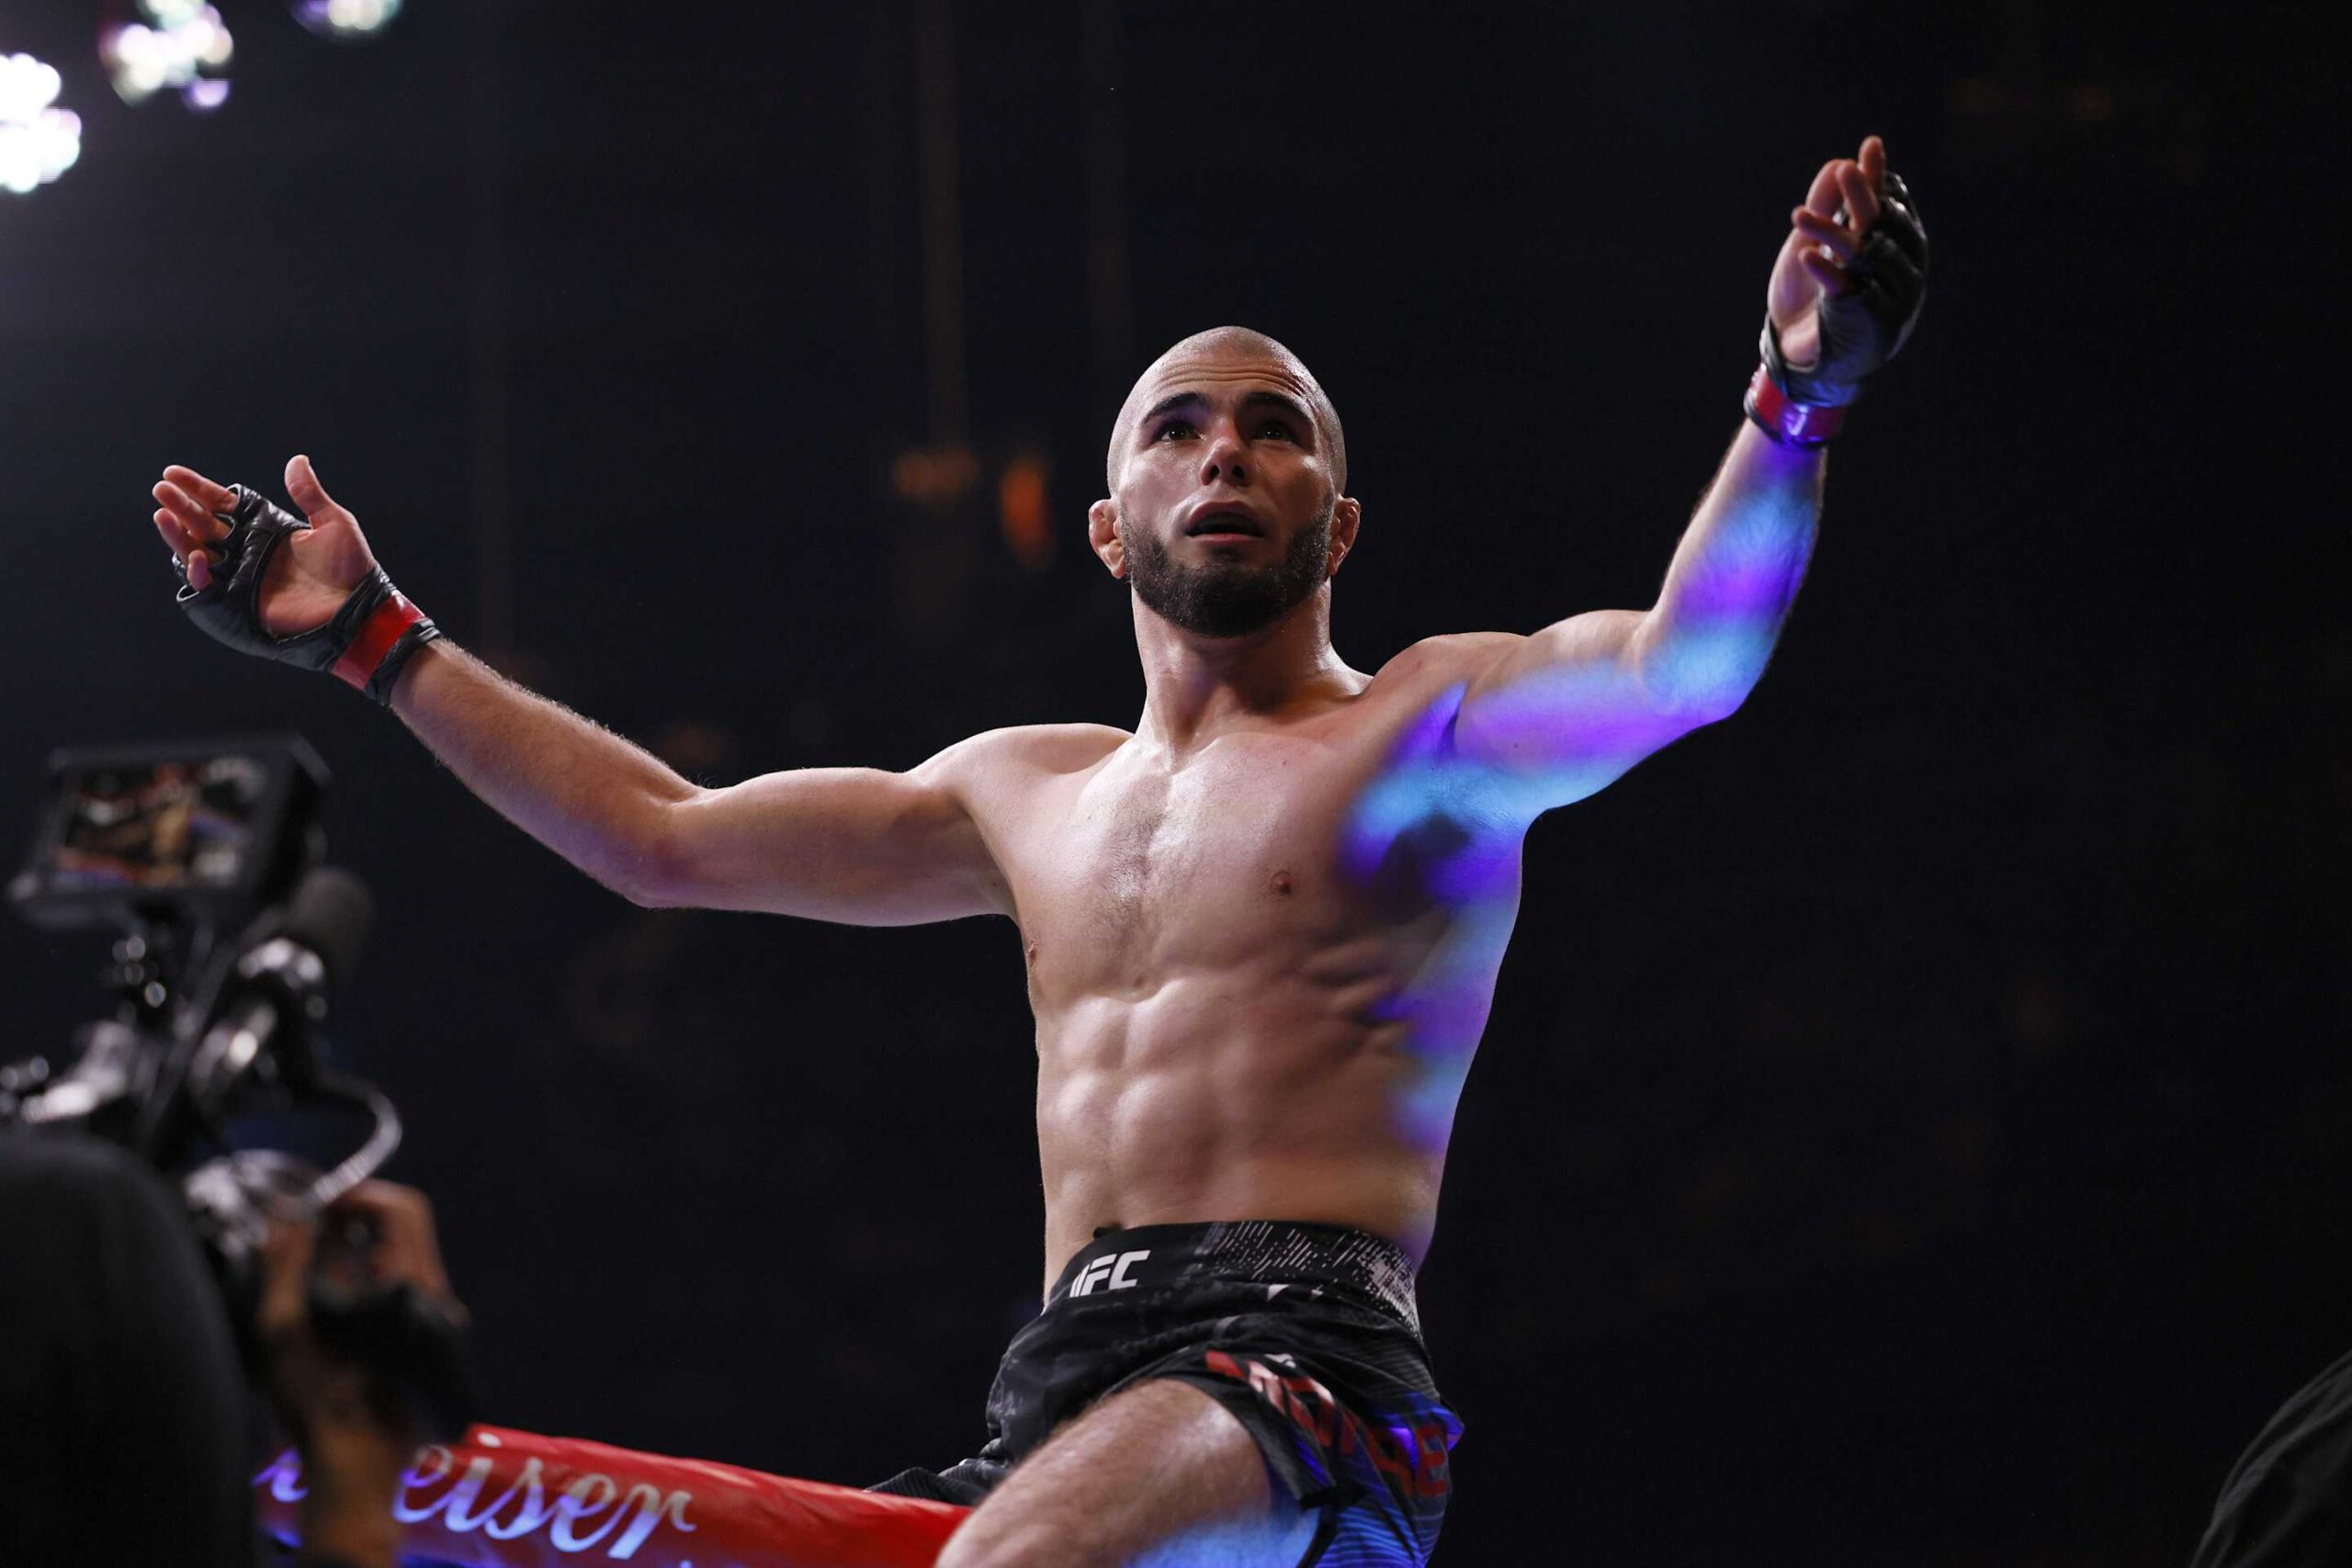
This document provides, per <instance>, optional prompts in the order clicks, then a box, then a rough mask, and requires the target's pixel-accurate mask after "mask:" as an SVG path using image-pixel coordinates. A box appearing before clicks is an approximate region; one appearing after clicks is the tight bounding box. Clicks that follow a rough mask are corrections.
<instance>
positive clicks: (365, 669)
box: [334, 590, 424, 692]
mask: <svg viewBox="0 0 2352 1568" xmlns="http://www.w3.org/2000/svg"><path fill="white" fill-rule="evenodd" d="M423 619H424V611H422V610H420V609H418V608H417V607H416V606H415V605H413V604H410V603H409V602H408V599H407V597H406V596H405V595H403V594H401V592H398V591H397V590H395V591H394V592H393V593H392V596H391V597H390V598H389V599H387V600H385V601H384V602H383V603H382V604H379V605H377V606H376V609H375V612H374V613H373V614H372V615H369V616H368V618H367V619H366V620H364V621H362V622H360V623H359V631H358V635H356V637H353V638H352V639H351V646H350V647H349V648H346V649H344V650H343V657H342V658H341V659H338V660H335V661H334V672H335V676H336V678H337V679H339V680H341V681H342V682H345V684H346V685H349V686H352V687H354V688H356V689H357V690H359V691H362V692H364V691H366V690H367V689H368V682H369V681H370V680H372V679H373V678H374V677H375V674H376V667H377V666H378V665H379V664H381V663H383V661H384V655H386V654H388V653H390V652H391V650H392V645H393V644H394V643H396V642H398V641H400V640H401V633H403V632H405V631H407V630H408V629H409V627H411V626H414V625H416V623H417V622H419V621H421V620H423Z"/></svg>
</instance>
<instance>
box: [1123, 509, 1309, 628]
mask: <svg viewBox="0 0 2352 1568" xmlns="http://www.w3.org/2000/svg"><path fill="white" fill-rule="evenodd" d="M1331 512H1332V506H1331V504H1330V503H1329V502H1327V503H1326V504H1325V505H1324V508H1323V515H1322V516H1320V517H1318V518H1317V519H1316V520H1315V525H1314V526H1313V527H1311V528H1303V529H1301V530H1300V531H1299V534H1298V536H1297V537H1296V538H1295V539H1293V540H1291V542H1290V548H1289V549H1287V550H1285V551H1283V558H1282V559H1280V560H1278V561H1276V562H1275V563H1274V564H1273V565H1272V566H1245V565H1243V564H1242V563H1240V562H1238V561H1235V560H1229V559H1213V560H1211V561H1210V562H1209V563H1208V564H1207V565H1204V566H1179V565H1177V564H1176V562H1175V561H1174V560H1173V559H1172V558H1170V556H1169V554H1168V547H1167V546H1166V545H1164V544H1162V543H1160V541H1159V536H1157V535H1153V534H1143V535H1141V536H1139V537H1136V538H1135V539H1131V540H1129V541H1128V542H1127V581H1128V582H1130V583H1131V584H1133V585H1134V587H1135V591H1136V594H1137V596H1139V597H1140V598H1141V599H1142V600H1143V602H1144V603H1145V604H1147V605H1148V606H1150V608H1151V609H1152V610H1153V611H1154V612H1155V613H1156V614H1158V615H1159V616H1160V618H1161V619H1163V620H1166V621H1169V622H1170V623H1172V624H1173V625H1176V626H1182V628H1183V629H1184V630H1186V631H1188V632H1194V633H1197V634H1199V635H1200V636H1202V637H1248V636H1249V635H1250V633H1251V632H1255V631H1262V630H1263V629H1264V628H1266V627H1267V626H1272V625H1273V623H1274V622H1275V621H1277V620H1280V619H1281V618H1282V617H1283V615H1288V614H1289V613H1290V612H1291V611H1292V610H1294V609H1295V608H1296V607H1297V606H1298V605H1300V604H1304V603H1305V602H1306V598H1307V596H1308V595H1309V594H1311V593H1313V592H1315V591H1316V590H1317V588H1320V587H1321V586H1322V585H1323V563H1324V562H1325V561H1326V560H1327V559H1329V557H1330V554H1331Z"/></svg>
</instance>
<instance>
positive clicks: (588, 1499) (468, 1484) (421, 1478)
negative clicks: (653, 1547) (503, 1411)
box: [254, 1432, 698, 1562]
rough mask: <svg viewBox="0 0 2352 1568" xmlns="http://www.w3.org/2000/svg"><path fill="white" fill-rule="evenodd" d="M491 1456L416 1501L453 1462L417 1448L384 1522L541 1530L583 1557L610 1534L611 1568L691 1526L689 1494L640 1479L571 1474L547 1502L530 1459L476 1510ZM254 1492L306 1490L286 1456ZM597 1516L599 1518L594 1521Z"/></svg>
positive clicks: (282, 1495)
mask: <svg viewBox="0 0 2352 1568" xmlns="http://www.w3.org/2000/svg"><path fill="white" fill-rule="evenodd" d="M475 1440H476V1442H477V1443H479V1444H480V1445H481V1446H482V1447H485V1448H496V1447H498V1446H499V1445H498V1443H497V1441H496V1440H495V1439H494V1438H492V1436H491V1434H489V1433H487V1432H484V1433H481V1434H479V1435H478V1436H477V1438H476V1439H475ZM496 1457H497V1456H494V1455H493V1456H484V1455H480V1454H477V1455H476V1456H474V1458H473V1460H472V1461H470V1462H469V1463H468V1464H467V1465H466V1467H465V1472H464V1473H463V1474H461V1475H458V1478H457V1482H456V1483H455V1484H454V1485H452V1486H450V1487H449V1489H448V1490H447V1491H446V1492H444V1493H442V1494H441V1495H438V1496H436V1497H432V1498H422V1497H420V1496H419V1492H420V1490H421V1489H422V1488H424V1487H429V1486H434V1485H436V1484H438V1483H442V1482H445V1481H447V1480H449V1478H450V1476H451V1475H452V1474H453V1473H455V1472H457V1470H458V1456H457V1454H455V1453H454V1452H452V1451H451V1450H448V1449H447V1448H445V1447H443V1446H442V1445H440V1444H438V1443H435V1444H433V1445H430V1446H429V1447H426V1448H424V1449H421V1450H418V1451H417V1456H416V1458H415V1460H414V1461H412V1462H411V1464H410V1465H409V1468H408V1470H407V1472H405V1473H404V1474H402V1475H401V1491H400V1494H399V1495H397V1496H395V1497H394V1498H393V1499H392V1517H393V1518H395V1519H397V1520H399V1521H400V1522H401V1524H404V1525H417V1524H423V1523H424V1521H425V1520H427V1519H430V1518H432V1517H434V1516H435V1514H438V1515H440V1516H441V1523H442V1527H443V1528H444V1529H447V1530H448V1532H449V1533H450V1534H451V1535H469V1534H471V1533H472V1532H474V1531H475V1530H480V1531H481V1533H482V1534H483V1535H485V1536H488V1537H489V1538H490V1539H491V1540H515V1539H516V1538H517V1537H520V1536H526V1535H529V1534H531V1533H532V1532H534V1531H536V1530H537V1529H541V1528H542V1527H546V1529H547V1531H548V1544H549V1545H550V1546H552V1547H554V1548H555V1549H556V1551H560V1552H565V1553H572V1552H581V1551H591V1550H593V1549H594V1547H596V1546H597V1545H599V1544H601V1543H602V1542H603V1541H604V1540H605V1537H606V1536H612V1537H613V1542H612V1544H611V1545H610V1546H608V1547H606V1548H605V1553H604V1555H605V1559H606V1560H607V1561H609V1562H627V1561H628V1559H630V1558H632V1557H634V1556H636V1555H637V1549H638V1548H639V1547H640V1546H643V1545H644V1544H645V1543H646V1542H647V1541H648V1540H650V1539H651V1538H652V1536H653V1532H654V1531H656V1530H658V1529H661V1528H662V1525H663V1524H664V1523H665V1522H666V1523H668V1524H670V1525H673V1526H674V1527H675V1528H676V1529H678V1530H679V1531H680V1532H682V1533H684V1534H686V1535H692V1534H693V1533H694V1532H695V1529H697V1528H698V1527H696V1526H695V1525H693V1524H691V1523H689V1522H688V1521H687V1519H686V1508H687V1506H688V1505H690V1504H692V1503H693V1502H694V1494H692V1493H691V1492H684V1491H679V1492H668V1493H665V1492H663V1491H662V1489H661V1488H660V1487H658V1486H654V1485H650V1484H649V1483H645V1482H641V1481H640V1482H637V1483H632V1484H631V1485H630V1486H629V1488H628V1491H627V1492H623V1491H622V1489H621V1484H620V1483H618V1482H616V1481H615V1480H614V1479H613V1478H612V1477H611V1476H609V1475H602V1474H599V1473H597V1472H594V1471H591V1472H587V1473H585V1474H582V1475H578V1476H575V1477H574V1478H573V1479H572V1481H571V1483H570V1484H569V1485H567V1486H565V1487H564V1489H563V1490H562V1491H561V1492H560V1494H558V1495H556V1497H555V1499H554V1500H553V1501H552V1502H550V1501H549V1500H548V1495H547V1487H548V1474H547V1469H546V1466H545V1464H544V1463H543V1462H542V1461H540V1460H539V1459H538V1458H537V1456H533V1457H530V1458H527V1459H526V1460H525V1461H523V1466H522V1469H521V1470H520V1471H519V1472H516V1474H515V1478H514V1480H513V1482H512V1483H510V1484H509V1485H508V1486H507V1488H506V1490H504V1491H503V1492H501V1493H500V1494H499V1495H497V1496H496V1497H495V1498H493V1499H492V1501H491V1502H490V1503H488V1504H487V1505H483V1504H482V1503H481V1495H482V1491H483V1489H484V1488H485V1487H486V1486H487V1485H488V1484H489V1483H490V1480H491V1471H492V1465H493V1463H494V1461H495V1459H496ZM254 1488H255V1489H256V1490H266V1491H267V1492H268V1494H269V1495H271V1496H272V1497H274V1498H276V1499H277V1501H279V1502H281V1503H299V1502H300V1501H301V1500H302V1498H303V1496H304V1495H305V1494H306V1492H307V1488H306V1487H305V1486H304V1484H303V1482H302V1461H301V1458H300V1455H299V1454H297V1453H296V1452H295V1451H294V1450H292V1449H288V1450H286V1451H285V1452H284V1453H282V1454H280V1455H278V1456H277V1459H275V1460H273V1461H270V1463H269V1464H268V1465H267V1466H266V1467H265V1468H264V1469H263V1470H262V1472H261V1473H260V1474H258V1475H256V1476H254ZM598 1515H603V1516H605V1517H603V1518H602V1519H601V1520H599V1519H598V1518H597V1516H598ZM583 1526H588V1527H591V1528H585V1529H583V1528H582V1527H583ZM616 1531H618V1533H617V1534H615V1532H616Z"/></svg>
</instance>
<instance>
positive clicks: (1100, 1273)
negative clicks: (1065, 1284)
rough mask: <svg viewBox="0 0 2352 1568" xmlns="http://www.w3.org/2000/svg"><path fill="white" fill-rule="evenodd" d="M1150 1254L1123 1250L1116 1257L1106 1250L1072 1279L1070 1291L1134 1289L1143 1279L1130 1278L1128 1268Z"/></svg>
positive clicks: (1085, 1293) (1079, 1293) (1076, 1293)
mask: <svg viewBox="0 0 2352 1568" xmlns="http://www.w3.org/2000/svg"><path fill="white" fill-rule="evenodd" d="M1150 1256H1151V1254H1150V1253H1149V1252H1122V1253H1121V1254H1119V1255H1118V1256H1117V1257H1116V1258H1114V1257H1112V1256H1111V1255H1110V1254H1109V1253H1107V1252H1106V1253H1104V1254H1103V1256H1102V1257H1100V1258H1096V1259H1095V1260H1094V1261H1093V1262H1091V1263H1090V1264H1088V1265H1087V1266H1086V1267H1085V1268H1083V1269H1080V1270H1079V1271H1078V1278H1077V1279H1075V1280H1071V1281H1070V1287H1069V1293H1070V1294H1071V1295H1073V1296H1091V1295H1092V1294H1093V1293H1094V1292H1096V1291H1097V1290H1098V1289H1099V1290H1108V1291H1132V1290H1134V1289H1135V1288H1136V1286H1137V1285H1139V1284H1141V1283H1143V1281H1142V1280H1130V1279H1128V1278H1127V1270H1128V1269H1130V1268H1132V1267H1134V1266H1135V1265H1136V1264H1138V1263H1140V1262H1142V1261H1143V1260H1144V1259H1145V1258H1149V1257H1150Z"/></svg>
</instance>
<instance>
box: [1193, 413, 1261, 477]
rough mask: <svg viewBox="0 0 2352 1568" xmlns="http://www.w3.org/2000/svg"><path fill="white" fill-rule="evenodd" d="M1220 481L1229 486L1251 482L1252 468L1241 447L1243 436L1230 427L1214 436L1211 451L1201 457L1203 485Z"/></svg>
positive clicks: (1211, 440)
mask: <svg viewBox="0 0 2352 1568" xmlns="http://www.w3.org/2000/svg"><path fill="white" fill-rule="evenodd" d="M1219 479H1223V480H1224V481H1225V482H1226V483H1227V484H1229V485H1246V484H1248V483H1249V482H1250V468H1249V464H1248V461H1247V454H1246V453H1245V452H1244V451H1243V448H1242V446H1241V436H1240V434H1239V433H1238V432H1237V431H1235V430H1234V429H1233V427H1232V426H1230V425H1227V427H1226V428H1225V429H1223V430H1221V431H1218V432H1217V433H1216V434H1215V435H1214V436H1212V437H1211V438H1210V440H1209V449H1208V450H1207V451H1206V452H1204V453H1203V454H1202V455H1201V483H1203V484H1204V485H1213V484H1215V483H1216V482H1217V481H1218V480H1219Z"/></svg>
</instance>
